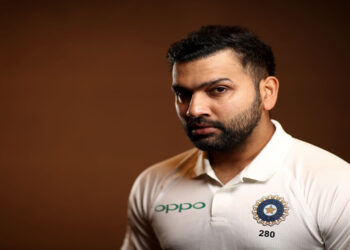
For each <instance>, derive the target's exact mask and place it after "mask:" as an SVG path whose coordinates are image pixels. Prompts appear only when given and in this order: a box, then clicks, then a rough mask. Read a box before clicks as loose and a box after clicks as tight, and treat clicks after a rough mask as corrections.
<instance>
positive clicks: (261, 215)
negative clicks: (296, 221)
mask: <svg viewBox="0 0 350 250" xmlns="http://www.w3.org/2000/svg"><path fill="white" fill-rule="evenodd" d="M287 215H288V205H287V202H286V201H285V200H284V199H283V198H282V197H279V196H277V195H269V196H264V197H262V198H261V199H260V200H258V201H257V202H256V203H255V205H254V206H253V216H254V219H255V220H256V221H257V222H258V223H260V224H262V225H264V226H266V225H268V226H273V225H276V224H279V223H280V222H281V221H284V220H285V219H286V216H287Z"/></svg>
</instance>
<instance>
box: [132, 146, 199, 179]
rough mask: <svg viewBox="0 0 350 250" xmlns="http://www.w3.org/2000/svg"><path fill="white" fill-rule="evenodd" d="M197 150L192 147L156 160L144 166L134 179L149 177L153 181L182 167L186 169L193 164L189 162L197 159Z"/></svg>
mask: <svg viewBox="0 0 350 250" xmlns="http://www.w3.org/2000/svg"><path fill="white" fill-rule="evenodd" d="M198 152H199V150H198V149H196V148H192V149H190V150H187V151H185V152H182V153H180V154H177V155H175V156H173V157H171V158H168V159H166V160H163V161H161V162H158V163H156V164H153V165H151V166H150V167H148V168H146V169H145V170H144V171H143V172H142V173H141V174H140V175H139V176H138V177H137V179H136V181H141V180H145V179H148V178H151V179H152V180H153V181H154V180H156V179H159V178H161V179H162V178H164V177H167V176H169V175H171V174H174V173H176V172H179V171H180V170H182V169H183V168H185V167H186V168H187V169H188V170H190V169H191V167H193V166H194V164H189V163H191V162H195V161H196V159H197V155H198Z"/></svg>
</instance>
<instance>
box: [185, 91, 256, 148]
mask: <svg viewBox="0 0 350 250" xmlns="http://www.w3.org/2000/svg"><path fill="white" fill-rule="evenodd" d="M260 104H261V98H260V95H259V94H258V93H257V94H256V96H255V99H254V101H253V102H252V104H251V105H250V107H249V108H248V109H246V110H244V111H242V112H241V113H239V114H237V115H236V116H235V117H234V118H233V119H231V120H230V121H229V122H228V123H227V124H224V123H222V122H219V121H210V120H207V119H206V118H205V117H202V116H200V117H193V118H190V119H189V120H188V121H187V124H186V125H185V127H184V128H185V131H186V134H187V136H188V137H189V138H190V140H191V141H192V142H193V144H194V145H195V146H196V147H197V148H199V149H200V150H203V151H207V152H225V151H229V150H231V149H234V148H236V147H237V146H238V145H241V144H242V143H243V142H244V141H245V140H246V139H247V138H248V136H249V135H250V134H251V133H252V132H253V130H254V128H255V127H256V126H257V125H258V122H259V121H260V118H261V112H262V111H261V108H260ZM200 123H203V124H206V125H210V126H212V127H214V128H217V129H218V130H220V131H221V133H220V134H216V133H210V134H205V135H198V134H194V133H193V132H192V131H193V130H194V129H196V128H197V125H196V124H200Z"/></svg>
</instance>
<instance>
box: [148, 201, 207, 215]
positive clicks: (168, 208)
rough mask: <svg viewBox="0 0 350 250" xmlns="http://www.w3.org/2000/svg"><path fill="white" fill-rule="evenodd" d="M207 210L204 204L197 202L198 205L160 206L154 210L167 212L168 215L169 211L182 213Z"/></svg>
mask: <svg viewBox="0 0 350 250" xmlns="http://www.w3.org/2000/svg"><path fill="white" fill-rule="evenodd" d="M202 208H205V203H204V202H201V201H199V202H196V203H193V204H191V203H180V204H175V203H173V204H166V205H158V206H156V207H155V208H154V211H156V212H165V213H166V214H167V213H168V212H169V211H178V212H179V213H181V212H182V211H184V210H190V209H202Z"/></svg>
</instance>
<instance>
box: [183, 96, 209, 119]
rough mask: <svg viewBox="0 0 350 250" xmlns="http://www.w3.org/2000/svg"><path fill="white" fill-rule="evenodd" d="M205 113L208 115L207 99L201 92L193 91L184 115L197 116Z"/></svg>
mask: <svg viewBox="0 0 350 250" xmlns="http://www.w3.org/2000/svg"><path fill="white" fill-rule="evenodd" d="M207 115H209V107H208V100H207V99H206V98H205V97H204V96H203V95H201V93H194V94H193V95H192V98H191V102H190V105H189V106H188V109H187V111H186V116H188V117H191V116H192V117H199V116H207Z"/></svg>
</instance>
